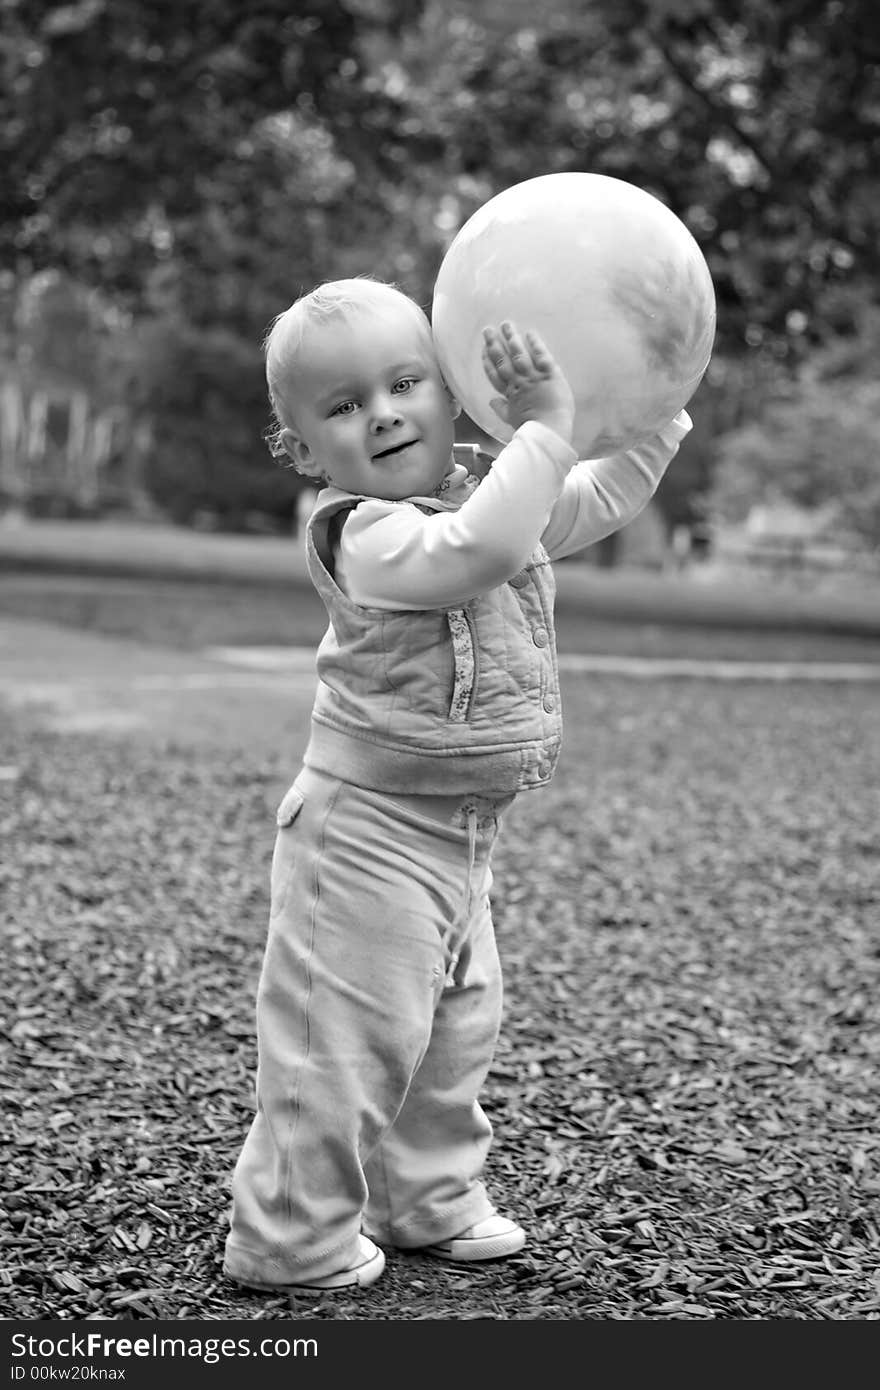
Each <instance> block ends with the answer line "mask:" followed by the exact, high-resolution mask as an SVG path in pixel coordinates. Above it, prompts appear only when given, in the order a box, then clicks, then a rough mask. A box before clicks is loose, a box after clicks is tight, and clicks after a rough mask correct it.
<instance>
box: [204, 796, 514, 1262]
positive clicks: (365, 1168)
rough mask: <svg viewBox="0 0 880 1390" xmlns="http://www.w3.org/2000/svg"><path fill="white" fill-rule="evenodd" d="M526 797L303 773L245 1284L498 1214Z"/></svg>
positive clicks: (280, 899) (265, 1034) (261, 1057)
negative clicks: (505, 937) (499, 1113)
mask: <svg viewBox="0 0 880 1390" xmlns="http://www.w3.org/2000/svg"><path fill="white" fill-rule="evenodd" d="M511 800H512V797H506V798H503V799H502V800H501V801H500V802H495V803H493V802H487V801H486V799H485V798H473V799H471V800H470V801H465V802H464V803H460V802H459V801H458V799H453V798H448V797H418V796H409V797H407V796H403V797H397V796H394V797H392V796H387V795H384V794H380V793H376V792H371V791H366V790H364V789H362V788H360V787H355V786H352V785H350V784H349V783H346V782H342V781H339V780H338V779H336V778H333V777H329V776H325V775H323V774H319V773H315V772H314V771H312V770H311V769H304V770H303V772H302V773H301V774H300V776H299V777H298V778H297V780H296V782H295V783H294V784H293V786H292V787H291V789H290V791H289V792H288V793H287V795H286V796H285V798H284V800H283V801H282V804H281V807H280V808H279V817H278V819H279V829H278V835H277V839H276V844H275V852H274V856H273V861H272V879H271V911H270V923H269V936H268V941H267V945H266V952H265V958H264V962H263V968H262V974H261V978H260V983H259V988H258V992H257V1041H258V1068H257V1085H256V1101H257V1109H256V1115H255V1118H254V1120H253V1123H252V1125H251V1128H250V1131H249V1133H248V1135H247V1138H246V1140H245V1143H244V1147H243V1149H242V1152H241V1155H240V1157H239V1160H238V1163H237V1165H236V1168H235V1173H234V1176H233V1181H232V1198H233V1200H232V1213H231V1219H230V1232H229V1235H228V1238H227V1242H226V1259H225V1265H224V1268H225V1271H226V1273H227V1274H229V1275H230V1276H231V1277H233V1278H236V1279H238V1280H239V1281H240V1282H242V1283H246V1284H256V1285H263V1286H269V1287H271V1286H274V1285H277V1284H283V1283H295V1282H297V1281H301V1280H303V1279H305V1278H313V1277H317V1276H320V1275H322V1274H326V1273H331V1272H333V1271H334V1270H337V1269H340V1268H343V1267H344V1266H345V1265H346V1264H348V1263H349V1262H351V1261H352V1260H354V1259H355V1258H356V1256H357V1251H358V1242H357V1237H358V1233H359V1231H360V1230H361V1229H363V1230H365V1231H366V1232H367V1233H368V1234H370V1235H372V1236H374V1237H375V1238H376V1239H378V1240H379V1241H384V1242H387V1243H390V1244H393V1245H397V1246H401V1247H417V1246H420V1245H427V1244H430V1243H432V1242H433V1241H436V1240H443V1239H448V1238H449V1237H450V1236H452V1235H456V1234H458V1232H460V1231H461V1230H463V1229H465V1228H466V1227H467V1226H470V1225H471V1224H473V1223H474V1222H476V1221H480V1220H482V1219H483V1218H484V1217H486V1216H489V1215H491V1213H492V1211H493V1210H494V1209H493V1207H492V1204H491V1203H490V1201H489V1199H488V1197H487V1195H486V1192H485V1189H484V1187H483V1184H482V1182H481V1180H480V1174H481V1172H482V1169H483V1166H484V1163H485V1159H486V1155H487V1153H488V1149H489V1144H490V1140H491V1135H492V1130H491V1126H490V1124H489V1121H488V1120H487V1118H486V1116H485V1115H484V1113H483V1111H482V1109H481V1108H480V1105H479V1104H478V1100H477V1096H478V1094H479V1092H480V1090H481V1088H482V1085H483V1083H484V1081H485V1078H486V1074H487V1072H488V1070H489V1066H490V1064H491V1061H492V1056H493V1052H494V1049H495V1044H496V1041H497V1037H498V1029H499V1026H500V1021H501V1007H502V985H501V972H500V967H499V962H498V955H497V951H496V947H495V937H494V931H493V926H492V918H491V913H490V907H489V897H488V894H489V889H490V887H491V883H492V873H491V868H490V859H491V853H492V849H493V846H494V843H495V840H496V837H497V832H498V817H499V815H500V813H501V811H502V810H503V809H504V808H505V807H506V805H508V804H509V803H510V801H511Z"/></svg>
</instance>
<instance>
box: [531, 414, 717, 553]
mask: <svg viewBox="0 0 880 1390" xmlns="http://www.w3.org/2000/svg"><path fill="white" fill-rule="evenodd" d="M691 428H692V422H691V418H690V416H689V415H688V413H687V411H686V410H681V411H679V413H678V415H676V417H675V419H674V420H671V421H670V423H669V424H668V425H665V426H664V428H663V429H662V430H660V431H659V432H658V433H657V434H655V435H653V436H652V437H651V438H650V439H647V440H645V441H644V442H643V443H641V444H637V445H636V446H635V447H634V448H632V449H628V450H626V452H624V453H620V454H613V455H612V456H611V457H609V458H601V459H584V460H582V461H581V462H579V463H578V464H577V465H576V467H574V468H572V469H571V470H570V471H569V473H568V474H567V476H566V478H565V480H564V482H563V485H562V488H561V489H560V492H559V495H558V497H557V499H556V502H555V504H554V506H553V508H552V510H551V512H550V517H549V520H548V522H547V526H546V527H545V529H544V531H543V533H542V535H541V542H542V544H543V545H544V548H545V549H546V551H547V553H548V555H549V556H550V558H551V559H559V558H560V557H561V556H563V555H570V554H571V553H572V551H575V550H581V549H583V547H584V546H587V545H593V544H594V543H595V542H596V541H600V540H601V539H602V537H603V536H608V535H610V534H611V532H612V531H618V530H620V528H621V527H622V526H625V525H626V524H627V522H629V521H632V519H633V517H636V516H638V514H639V512H640V511H641V510H642V509H643V507H645V505H646V504H647V503H648V502H649V501H650V499H651V498H652V497H653V495H654V493H655V492H656V491H657V487H658V485H659V483H660V480H661V478H662V477H663V474H664V473H665V472H666V469H667V468H668V467H669V464H670V463H671V461H672V460H673V459H674V458H675V455H676V454H677V453H678V449H679V445H680V444H681V441H682V440H683V439H684V437H685V435H687V434H688V432H689V431H690V430H691Z"/></svg>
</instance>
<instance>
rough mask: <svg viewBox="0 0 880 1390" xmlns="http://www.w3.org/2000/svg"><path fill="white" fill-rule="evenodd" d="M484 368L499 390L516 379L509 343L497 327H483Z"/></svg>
mask: <svg viewBox="0 0 880 1390" xmlns="http://www.w3.org/2000/svg"><path fill="white" fill-rule="evenodd" d="M482 356H483V368H484V370H485V372H486V375H487V376H488V378H489V380H490V381H491V383H492V385H493V386H494V387H495V388H496V390H498V391H503V390H504V389H505V388H506V387H507V386H509V385H510V383H511V382H512V381H513V379H514V372H513V368H512V364H511V361H510V354H509V353H508V350H507V344H506V342H505V341H504V339H502V337H501V335H500V333H499V332H498V330H497V328H492V327H488V328H484V329H483V353H482Z"/></svg>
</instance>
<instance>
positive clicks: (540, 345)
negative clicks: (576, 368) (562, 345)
mask: <svg viewBox="0 0 880 1390" xmlns="http://www.w3.org/2000/svg"><path fill="white" fill-rule="evenodd" d="M526 345H527V347H528V350H529V353H530V354H531V358H532V361H533V362H534V364H535V366H536V367H537V369H538V371H539V372H541V373H542V374H544V373H547V372H552V370H553V368H554V366H555V365H556V363H555V360H554V358H553V355H552V353H551V352H550V349H549V348H548V346H547V344H546V343H545V342H544V339H543V338H542V337H541V336H540V334H538V333H536V332H535V330H534V329H533V328H529V329H528V330H527V331H526Z"/></svg>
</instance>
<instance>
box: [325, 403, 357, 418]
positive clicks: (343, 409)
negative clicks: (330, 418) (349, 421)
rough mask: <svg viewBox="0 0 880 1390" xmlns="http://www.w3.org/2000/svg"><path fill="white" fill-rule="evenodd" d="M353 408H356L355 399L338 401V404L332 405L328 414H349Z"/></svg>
mask: <svg viewBox="0 0 880 1390" xmlns="http://www.w3.org/2000/svg"><path fill="white" fill-rule="evenodd" d="M353 410H357V401H340V402H339V404H338V405H334V407H333V409H332V410H331V411H330V414H331V415H350V414H351V412H352V411H353Z"/></svg>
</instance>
